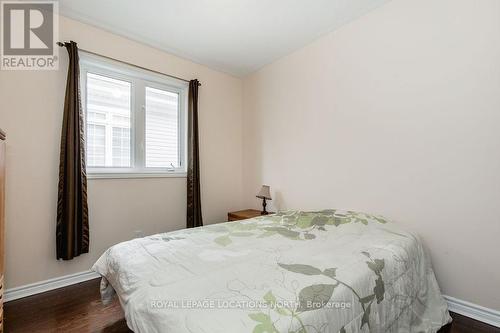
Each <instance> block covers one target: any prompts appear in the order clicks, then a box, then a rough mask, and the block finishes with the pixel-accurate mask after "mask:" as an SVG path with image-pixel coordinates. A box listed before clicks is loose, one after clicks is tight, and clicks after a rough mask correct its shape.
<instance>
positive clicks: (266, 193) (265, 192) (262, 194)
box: [257, 185, 272, 200]
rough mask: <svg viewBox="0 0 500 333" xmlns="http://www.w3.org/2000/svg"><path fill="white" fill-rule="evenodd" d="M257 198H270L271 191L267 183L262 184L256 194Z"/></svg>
mask: <svg viewBox="0 0 500 333" xmlns="http://www.w3.org/2000/svg"><path fill="white" fill-rule="evenodd" d="M257 198H260V199H267V200H272V199H271V191H270V188H269V186H268V185H262V187H261V189H260V191H259V193H258V194H257Z"/></svg>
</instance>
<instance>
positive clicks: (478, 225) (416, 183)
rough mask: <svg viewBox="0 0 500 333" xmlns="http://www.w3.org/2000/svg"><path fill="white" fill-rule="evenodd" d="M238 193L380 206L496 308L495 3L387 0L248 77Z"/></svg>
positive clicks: (499, 225)
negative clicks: (265, 189) (263, 187)
mask: <svg viewBox="0 0 500 333" xmlns="http://www.w3.org/2000/svg"><path fill="white" fill-rule="evenodd" d="M243 119H244V125H245V126H244V139H243V145H244V146H243V147H244V158H243V161H244V163H243V165H244V174H243V179H244V198H248V199H247V203H248V204H255V202H254V199H253V198H252V195H254V194H255V193H256V192H257V190H258V188H259V186H260V184H262V183H266V184H269V185H271V187H272V189H274V191H275V193H273V194H274V196H275V199H276V200H274V201H272V203H273V204H274V205H275V207H276V206H278V208H281V209H292V208H299V209H317V208H325V207H337V208H348V209H357V210H361V211H368V212H374V213H380V214H383V215H386V216H388V217H389V218H392V219H395V220H397V221H398V222H399V223H401V224H404V225H406V226H407V227H408V228H410V229H413V230H415V231H416V232H417V233H418V234H420V235H421V236H422V238H423V240H424V243H425V244H426V245H427V246H428V247H429V248H430V250H431V253H432V257H433V262H434V268H435V271H436V274H437V278H438V280H439V283H440V286H441V288H442V290H443V292H444V293H445V294H447V295H450V296H454V297H457V298H459V299H463V300H467V301H471V302H474V303H477V304H480V305H483V306H486V307H490V308H494V309H497V310H500V293H499V286H500V265H499V259H498V256H499V254H500V245H499V239H500V1H498V0H418V1H417V0H393V1H391V2H389V3H388V4H387V5H385V6H383V7H381V8H379V9H377V10H375V11H373V12H371V13H369V14H368V15H366V16H364V17H362V18H360V19H358V20H356V21H354V22H352V23H350V24H348V25H346V26H344V27H342V28H341V29H340V30H338V31H336V32H333V33H331V34H329V35H327V36H325V37H323V38H321V39H320V40H318V41H316V42H314V43H312V44H311V45H309V46H307V47H305V48H303V49H301V50H299V51H297V52H295V53H293V54H291V55H289V56H287V57H285V58H283V59H281V60H279V61H277V62H275V63H274V64H271V65H269V66H267V67H265V68H263V69H262V70H260V71H259V72H257V73H255V74H253V75H251V76H250V77H248V78H246V79H245V80H244V116H243Z"/></svg>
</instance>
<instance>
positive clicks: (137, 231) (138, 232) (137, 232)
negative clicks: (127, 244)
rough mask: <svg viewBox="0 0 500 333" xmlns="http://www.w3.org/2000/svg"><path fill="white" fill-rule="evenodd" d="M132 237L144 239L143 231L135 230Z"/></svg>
mask: <svg viewBox="0 0 500 333" xmlns="http://www.w3.org/2000/svg"><path fill="white" fill-rule="evenodd" d="M134 236H135V237H134V238H142V237H144V231H142V230H135V231H134Z"/></svg>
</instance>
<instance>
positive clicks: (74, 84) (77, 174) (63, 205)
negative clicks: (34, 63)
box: [56, 41, 89, 260]
mask: <svg viewBox="0 0 500 333" xmlns="http://www.w3.org/2000/svg"><path fill="white" fill-rule="evenodd" d="M64 46H65V47H66V50H67V51H68V55H69V66H68V78H67V83H66V97H65V100H64V116H63V125H62V134H61V155H60V162H59V193H58V200H57V230H56V232H57V235H56V238H57V259H64V260H70V259H73V258H74V257H76V256H79V255H80V254H82V253H88V252H89V217H88V206H87V174H86V170H85V136H84V129H83V124H84V122H83V113H82V104H81V100H80V67H79V64H78V62H79V60H78V47H77V45H76V43H75V42H73V41H72V42H69V43H64Z"/></svg>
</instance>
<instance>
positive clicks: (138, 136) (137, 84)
mask: <svg viewBox="0 0 500 333" xmlns="http://www.w3.org/2000/svg"><path fill="white" fill-rule="evenodd" d="M87 73H92V74H96V75H101V76H105V77H108V78H112V79H116V80H121V81H125V82H129V83H130V84H131V88H130V93H131V96H130V106H131V109H130V167H89V166H87V178H89V179H99V178H104V179H106V178H161V177H186V175H187V168H186V164H187V163H186V162H187V149H186V141H187V97H188V96H187V94H188V88H189V84H188V83H187V82H184V81H181V80H177V79H175V78H171V77H169V76H166V75H161V74H158V73H155V72H151V71H148V70H145V69H142V68H136V67H134V66H131V65H127V64H124V63H121V62H119V61H113V60H110V59H107V58H104V57H99V56H97V55H94V54H90V53H87V52H84V51H81V52H80V90H81V101H82V109H83V116H84V133H85V141H87ZM147 87H150V88H154V89H160V90H164V91H168V92H171V93H176V94H178V95H179V105H178V111H177V112H178V117H177V128H178V131H177V132H178V133H177V135H178V139H177V140H178V141H177V142H178V149H177V154H178V158H179V167H177V168H158V167H149V168H147V167H146V165H145V163H146V161H145V160H146V88H147ZM140 91H142V93H140ZM85 162H87V161H85Z"/></svg>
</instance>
